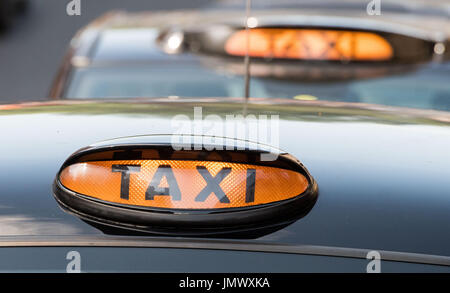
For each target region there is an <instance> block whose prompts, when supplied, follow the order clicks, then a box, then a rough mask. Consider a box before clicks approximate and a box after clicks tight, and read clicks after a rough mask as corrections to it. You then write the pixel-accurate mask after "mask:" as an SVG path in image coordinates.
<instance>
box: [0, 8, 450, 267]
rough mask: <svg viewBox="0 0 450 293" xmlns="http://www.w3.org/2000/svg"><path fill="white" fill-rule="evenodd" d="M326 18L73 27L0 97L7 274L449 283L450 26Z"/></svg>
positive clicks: (296, 15)
mask: <svg viewBox="0 0 450 293" xmlns="http://www.w3.org/2000/svg"><path fill="white" fill-rule="evenodd" d="M321 13H323V15H317V12H316V11H310V12H308V10H301V11H296V10H294V9H284V10H283V9H279V10H277V9H271V10H270V11H268V10H254V11H252V14H251V18H249V19H247V21H246V22H245V17H244V16H243V15H242V11H239V12H236V11H232V10H230V11H226V12H224V11H223V10H221V11H218V12H217V11H214V10H208V11H200V12H199V11H196V12H186V11H183V12H170V13H138V14H126V13H112V14H108V15H106V16H104V17H103V18H101V19H98V20H97V21H95V22H94V23H92V24H91V25H89V26H88V27H86V28H85V29H84V30H82V31H80V32H79V33H78V34H77V36H76V37H75V38H74V40H73V41H72V43H71V47H70V50H69V52H68V55H67V57H66V58H65V60H64V64H63V66H62V68H61V70H60V72H59V73H58V76H57V78H56V80H55V83H54V85H53V87H52V91H51V98H53V99H54V100H52V101H48V102H36V103H22V104H13V105H3V106H0V119H2V120H3V123H1V124H0V127H1V130H2V132H3V135H4V137H10V138H11V139H10V140H9V141H8V143H4V144H2V145H1V148H2V150H1V152H0V154H1V162H2V166H3V172H1V173H0V181H1V182H2V184H1V186H0V188H1V191H2V192H1V194H2V197H1V198H0V209H1V214H0V217H2V218H1V219H0V235H1V238H0V246H1V248H0V259H1V260H2V261H0V270H2V271H66V270H67V271H134V272H135V271H153V272H323V271H325V272H449V271H450V233H449V228H448V223H449V222H450V213H449V211H450V181H449V178H450V152H449V150H450V130H449V126H450V113H449V112H448V109H449V108H448V105H449V103H450V101H449V92H450V87H449V84H448V82H446V81H448V77H449V62H448V51H446V48H447V46H448V31H446V30H448V20H447V19H445V18H439V17H436V16H433V17H427V16H422V17H421V18H420V23H419V22H418V21H417V19H416V18H414V19H413V20H415V21H412V20H411V19H409V18H406V17H404V16H403V17H402V15H401V13H396V12H395V11H394V12H390V13H389V12H387V11H385V12H384V13H385V16H383V18H380V19H376V20H373V19H367V15H365V13H366V12H365V10H364V11H362V12H361V15H357V14H354V13H351V14H352V15H351V16H349V15H345V13H343V12H342V15H338V16H336V15H334V16H330V15H327V13H326V11H321ZM333 13H335V14H336V12H335V11H334V12H333ZM364 15H365V16H364ZM418 17H419V16H418ZM245 23H246V25H247V26H248V28H245V25H244V24H245ZM246 54H248V55H249V56H250V57H251V63H250V88H249V90H250V98H247V99H246V98H244V97H243V95H244V92H245V84H244V82H243V80H244V79H243V75H244V74H245V65H244V62H243V56H244V55H246Z"/></svg>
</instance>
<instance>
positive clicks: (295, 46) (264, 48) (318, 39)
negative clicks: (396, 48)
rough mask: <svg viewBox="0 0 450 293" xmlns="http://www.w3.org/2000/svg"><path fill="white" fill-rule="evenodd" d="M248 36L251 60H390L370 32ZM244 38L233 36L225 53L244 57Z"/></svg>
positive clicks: (263, 31)
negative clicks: (252, 58)
mask: <svg viewBox="0 0 450 293" xmlns="http://www.w3.org/2000/svg"><path fill="white" fill-rule="evenodd" d="M249 34H250V35H249V38H250V45H249V55H250V56H251V57H264V58H283V59H303V60H361V61H364V60H366V61H385V60H389V59H390V58H392V56H393V50H392V47H391V45H390V44H389V43H388V42H387V41H386V40H385V39H384V38H382V37H381V36H379V35H377V34H375V33H370V32H354V31H339V30H317V29H268V28H255V29H251V30H249ZM246 38H247V35H246V31H245V30H240V31H238V32H236V33H234V34H233V35H232V36H231V37H230V38H229V39H228V40H227V42H226V44H225V51H226V52H227V53H228V54H230V55H235V56H244V55H245V52H246V44H247V42H246Z"/></svg>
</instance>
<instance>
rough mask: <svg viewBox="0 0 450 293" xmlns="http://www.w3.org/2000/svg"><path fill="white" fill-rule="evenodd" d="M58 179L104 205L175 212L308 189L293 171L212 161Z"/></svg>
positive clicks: (92, 169) (80, 170) (89, 165)
mask: <svg viewBox="0 0 450 293" xmlns="http://www.w3.org/2000/svg"><path fill="white" fill-rule="evenodd" d="M121 166H122V167H121ZM124 166H129V167H124ZM127 168H128V170H127V171H120V170H119V169H121V170H123V169H127ZM113 170H115V171H113ZM125 172H126V173H127V174H125ZM127 176H128V179H127V178H126V177H127ZM124 178H125V179H124ZM173 178H174V179H175V180H173ZM59 179H60V182H61V183H62V185H64V186H65V187H66V188H68V189H70V190H72V191H74V192H77V193H79V194H83V195H87V196H90V197H93V198H96V199H100V200H103V201H107V202H111V203H119V204H124V205H132V206H143V207H156V208H175V209H217V208H236V207H246V206H255V205H260V204H266V203H271V202H277V201H281V200H286V199H289V198H293V197H295V196H297V195H300V194H302V193H303V192H304V191H305V190H306V188H307V187H308V181H307V179H306V178H305V176H303V175H302V174H300V173H298V172H295V171H291V170H285V169H280V168H274V167H266V166H256V165H247V164H239V163H226V162H211V161H178V160H121V161H95V162H86V163H76V164H74V165H71V166H68V167H66V168H65V169H64V170H63V171H62V172H61V174H60V178H59ZM127 180H128V181H127ZM252 182H254V185H252V184H251V183H252ZM252 186H254V188H252ZM223 195H225V196H223ZM227 201H228V202H227Z"/></svg>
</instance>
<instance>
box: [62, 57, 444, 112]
mask: <svg viewBox="0 0 450 293" xmlns="http://www.w3.org/2000/svg"><path fill="white" fill-rule="evenodd" d="M149 67H150V66H149ZM449 76H450V64H441V65H427V66H424V67H422V68H421V69H418V70H415V71H411V72H409V73H403V74H397V75H388V76H383V77H378V78H370V79H359V80H346V81H328V80H325V81H315V82H308V81H301V80H284V79H275V78H261V77H252V79H251V88H250V93H251V96H252V97H256V98H287V99H299V100H325V101H342V102H356V103H370V104H382V105H389V106H400V107H412V108H422V109H435V110H445V111H449V110H450V83H448V77H449ZM243 93H244V82H243V77H242V76H240V75H234V74H230V73H227V72H220V71H214V70H209V69H205V68H204V67H203V68H202V67H195V68H189V69H187V68H166V69H161V68H158V69H149V68H147V67H142V66H140V67H137V66H136V67H132V66H130V67H120V68H110V67H98V68H88V69H78V70H76V71H75V72H74V74H73V78H72V82H71V83H70V86H69V88H68V90H67V92H66V97H67V98H75V99H88V98H131V97H167V96H180V97H242V96H243Z"/></svg>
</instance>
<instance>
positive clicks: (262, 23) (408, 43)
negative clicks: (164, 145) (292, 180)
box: [50, 1, 450, 110]
mask: <svg viewBox="0 0 450 293" xmlns="http://www.w3.org/2000/svg"><path fill="white" fill-rule="evenodd" d="M224 2H225V3H231V4H233V3H241V2H242V1H224ZM219 3H220V2H219ZM289 3H290V5H289ZM302 3H303V6H302V5H301V4H302ZM352 3H353V6H352ZM394 3H395V4H396V5H393V4H392V3H391V2H385V3H384V5H383V14H382V15H379V16H376V15H375V16H370V15H368V14H367V11H366V9H365V3H360V2H358V1H350V2H348V3H345V5H342V4H341V5H340V4H339V3H334V4H330V3H328V4H327V1H325V2H324V1H318V2H317V3H316V4H315V5H314V4H313V3H310V2H308V1H304V2H302V1H300V3H293V2H292V1H287V2H286V1H281V2H280V3H278V2H277V3H273V2H271V1H254V3H253V6H252V8H253V9H252V11H251V14H250V17H249V20H248V24H249V26H250V28H251V31H250V36H249V38H250V43H249V48H248V49H249V55H250V57H251V63H252V64H251V67H250V72H251V76H252V78H251V83H250V95H251V96H252V97H257V98H273V97H277V98H286V99H298V100H318V101H321V100H325V101H343V102H356V103H369V104H382V105H390V106H400V107H411V108H422V109H435V110H449V109H450V104H449V103H450V102H449V99H448V95H449V91H450V89H449V85H448V83H447V82H446V81H447V80H448V74H449V72H450V65H449V64H450V63H449V59H450V49H448V47H449V41H448V35H449V26H448V17H449V15H448V9H447V8H448V6H446V5H445V3H444V4H442V5H441V6H439V5H437V4H435V5H431V4H427V3H422V2H420V1H419V2H418V3H416V2H414V3H410V5H409V6H408V5H407V4H401V3H400V2H394ZM231 4H229V5H223V6H218V7H216V9H212V8H211V9H206V10H201V11H198V10H196V11H178V12H177V11H176V12H167V13H161V12H157V13H155V12H140V13H126V12H112V13H109V14H106V15H104V16H103V17H101V18H99V19H97V20H96V21H94V22H93V23H91V24H90V25H88V26H87V27H85V28H84V29H82V30H80V31H79V32H78V34H77V35H76V36H75V37H74V39H73V40H72V42H71V45H70V48H69V50H68V53H67V55H66V57H65V59H64V62H63V65H62V66H61V68H60V71H59V74H58V75H57V78H56V79H55V82H54V84H53V86H52V89H51V93H50V97H51V98H53V99H62V98H73V99H86V98H96V99H105V98H128V97H161V96H180V97H181V96H182V97H240V96H241V95H243V93H244V84H243V83H242V75H243V74H244V70H245V66H244V64H243V63H244V62H243V57H242V56H244V55H245V52H246V48H247V47H246V34H245V29H244V26H245V22H246V20H245V9H244V8H245V7H244V6H242V5H241V6H239V5H238V6H233V5H231ZM389 4H390V5H389ZM420 4H421V5H420ZM304 6H306V7H304ZM227 8H228V9H227Z"/></svg>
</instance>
